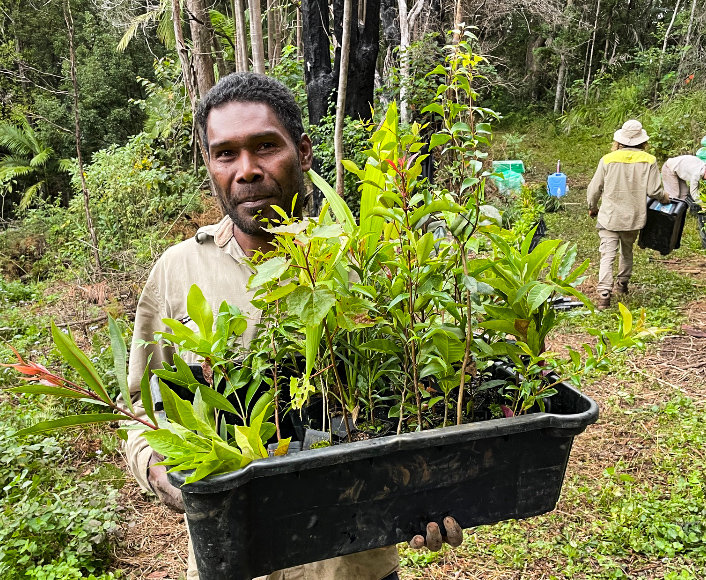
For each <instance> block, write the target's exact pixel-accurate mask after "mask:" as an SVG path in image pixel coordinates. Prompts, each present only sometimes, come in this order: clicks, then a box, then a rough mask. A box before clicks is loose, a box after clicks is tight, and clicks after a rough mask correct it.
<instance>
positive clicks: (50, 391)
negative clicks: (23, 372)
mask: <svg viewBox="0 0 706 580" xmlns="http://www.w3.org/2000/svg"><path fill="white" fill-rule="evenodd" d="M7 391H8V392H10V393H22V394H26V395H53V396H55V397H66V398H68V399H83V398H84V397H85V395H84V394H83V393H77V392H76V391H72V390H71V389H66V388H64V387H50V386H48V385H39V384H27V385H20V386H18V387H10V388H9V389H7Z"/></svg>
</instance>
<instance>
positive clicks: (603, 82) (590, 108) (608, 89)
mask: <svg viewBox="0 0 706 580" xmlns="http://www.w3.org/2000/svg"><path fill="white" fill-rule="evenodd" d="M649 81H650V79H649V77H646V76H645V75H644V74H639V73H635V74H631V75H626V76H622V77H618V78H613V77H611V76H610V75H609V74H605V75H601V76H598V77H597V78H596V79H595V80H594V81H593V82H592V83H591V87H590V90H589V93H588V98H587V99H586V97H585V92H584V88H585V87H584V84H583V83H582V82H580V81H576V83H575V84H574V86H573V87H571V88H570V89H569V90H568V91H567V92H568V97H569V100H570V102H571V104H572V106H571V108H570V109H569V111H568V112H567V113H566V114H565V115H563V116H562V117H561V119H560V121H561V124H562V126H563V128H564V130H565V131H567V132H572V131H574V130H576V129H581V128H585V127H592V128H594V130H595V128H599V129H600V130H601V131H602V132H603V133H604V134H605V135H606V136H607V135H611V136H612V134H613V131H615V130H616V129H618V128H619V127H620V126H621V125H622V124H623V123H624V122H625V121H627V120H628V119H631V118H639V117H640V115H641V113H642V112H643V110H644V108H645V106H646V104H647V101H648V99H649V98H650V96H651V95H650V84H649Z"/></svg>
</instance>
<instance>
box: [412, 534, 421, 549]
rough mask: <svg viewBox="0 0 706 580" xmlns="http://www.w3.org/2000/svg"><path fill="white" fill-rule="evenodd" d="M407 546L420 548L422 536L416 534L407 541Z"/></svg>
mask: <svg viewBox="0 0 706 580" xmlns="http://www.w3.org/2000/svg"><path fill="white" fill-rule="evenodd" d="M409 547H410V548H413V549H414V550H420V549H422V548H423V547H424V536H422V535H421V534H417V535H416V536H414V537H413V538H412V539H411V540H410V541H409Z"/></svg>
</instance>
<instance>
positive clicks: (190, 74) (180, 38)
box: [172, 0, 208, 165]
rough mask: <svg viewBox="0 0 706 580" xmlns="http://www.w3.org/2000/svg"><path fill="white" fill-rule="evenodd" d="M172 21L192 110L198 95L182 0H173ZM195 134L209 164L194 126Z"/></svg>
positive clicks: (202, 157)
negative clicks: (186, 39) (190, 57)
mask: <svg viewBox="0 0 706 580" xmlns="http://www.w3.org/2000/svg"><path fill="white" fill-rule="evenodd" d="M172 23H173V24H174V39H175V41H176V51H177V54H178V55H179V64H181V74H182V76H183V77H184V87H185V88H186V94H187V95H188V96H189V103H190V104H191V110H192V111H196V105H197V97H196V86H195V85H194V71H193V69H192V68H191V62H190V61H189V51H188V50H187V48H186V43H185V42H184V35H183V33H182V30H181V3H180V0H172ZM192 131H193V133H194V134H195V137H196V139H195V142H196V144H197V146H198V149H199V151H200V152H201V159H203V163H204V165H208V157H207V155H206V150H205V149H204V146H203V142H202V140H201V134H200V133H199V131H198V130H195V129H193V128H192Z"/></svg>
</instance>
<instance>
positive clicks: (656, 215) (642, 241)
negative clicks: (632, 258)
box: [637, 199, 687, 256]
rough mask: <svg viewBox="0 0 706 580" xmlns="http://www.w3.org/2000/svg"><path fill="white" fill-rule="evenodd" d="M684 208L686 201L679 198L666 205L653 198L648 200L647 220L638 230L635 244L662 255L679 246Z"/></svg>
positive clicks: (684, 215) (682, 228)
mask: <svg viewBox="0 0 706 580" xmlns="http://www.w3.org/2000/svg"><path fill="white" fill-rule="evenodd" d="M686 210H687V205H686V202H685V201H683V200H681V199H672V200H671V203H669V204H666V205H665V204H661V203H660V202H658V201H657V200H655V199H652V200H650V201H649V202H648V204H647V222H646V223H645V227H643V228H642V230H640V237H639V238H638V240H637V245H638V246H639V247H641V248H649V249H651V250H657V251H658V252H659V253H660V254H662V255H663V256H666V255H667V254H669V253H670V252H671V251H672V250H675V249H676V248H678V247H680V246H681V235H682V232H683V231H684V222H685V220H686Z"/></svg>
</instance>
